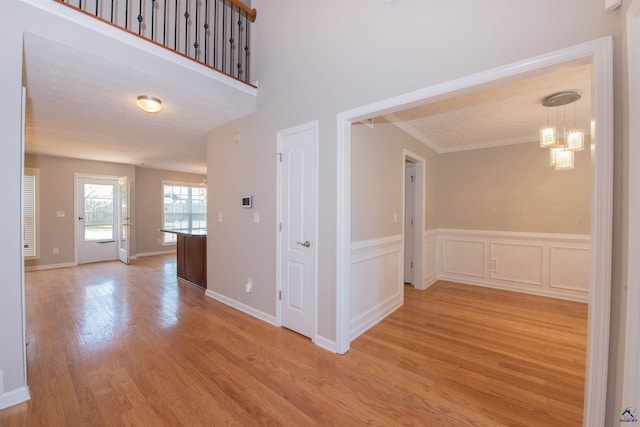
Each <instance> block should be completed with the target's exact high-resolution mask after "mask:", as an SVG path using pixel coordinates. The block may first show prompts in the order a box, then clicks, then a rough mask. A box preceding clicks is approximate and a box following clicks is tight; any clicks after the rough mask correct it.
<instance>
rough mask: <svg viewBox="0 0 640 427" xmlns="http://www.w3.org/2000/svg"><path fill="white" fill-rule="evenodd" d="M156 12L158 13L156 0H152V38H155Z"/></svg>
mask: <svg viewBox="0 0 640 427" xmlns="http://www.w3.org/2000/svg"><path fill="white" fill-rule="evenodd" d="M155 13H156V0H151V40H155V33H154V29H153V27H154V24H155Z"/></svg>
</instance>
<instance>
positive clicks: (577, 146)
mask: <svg viewBox="0 0 640 427" xmlns="http://www.w3.org/2000/svg"><path fill="white" fill-rule="evenodd" d="M565 138H566V145H567V149H568V150H573V151H582V150H584V132H583V131H581V130H579V129H573V130H570V131H569V132H567V135H566V136H565Z"/></svg>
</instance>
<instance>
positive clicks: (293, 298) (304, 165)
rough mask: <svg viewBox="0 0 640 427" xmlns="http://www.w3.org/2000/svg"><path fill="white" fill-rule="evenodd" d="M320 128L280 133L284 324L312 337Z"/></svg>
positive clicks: (282, 312)
mask: <svg viewBox="0 0 640 427" xmlns="http://www.w3.org/2000/svg"><path fill="white" fill-rule="evenodd" d="M317 140H318V138H317V123H315V122H314V123H310V124H307V125H303V126H299V127H296V128H292V129H287V130H284V131H281V132H278V150H279V155H278V157H279V167H280V169H279V189H278V190H279V192H278V194H279V213H280V220H279V222H280V224H279V225H278V228H279V248H280V254H279V264H280V265H279V267H278V268H279V277H280V290H281V295H280V304H281V306H280V314H281V321H282V325H283V326H284V327H286V328H289V329H292V330H294V331H296V332H298V333H300V334H302V335H305V336H307V337H310V338H313V336H314V327H315V311H316V259H317V231H316V230H317V228H316V217H317V207H316V184H317V177H316V174H317V168H316V158H317V154H316V153H317Z"/></svg>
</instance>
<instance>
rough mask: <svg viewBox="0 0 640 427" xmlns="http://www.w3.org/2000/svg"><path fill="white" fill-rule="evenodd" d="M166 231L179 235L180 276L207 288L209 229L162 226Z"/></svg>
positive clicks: (177, 255)
mask: <svg viewBox="0 0 640 427" xmlns="http://www.w3.org/2000/svg"><path fill="white" fill-rule="evenodd" d="M160 231H162V232H164V233H173V234H175V235H176V236H177V241H178V242H177V245H178V248H177V254H176V258H177V260H176V261H177V270H178V278H179V279H182V280H186V281H187V282H189V283H191V284H193V285H196V286H200V287H201V288H205V289H206V288H207V230H206V229H186V228H181V229H171V228H162V229H160Z"/></svg>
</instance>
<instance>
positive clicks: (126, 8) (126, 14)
mask: <svg viewBox="0 0 640 427" xmlns="http://www.w3.org/2000/svg"><path fill="white" fill-rule="evenodd" d="M124 28H126V29H127V30H128V29H129V0H125V2H124Z"/></svg>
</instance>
